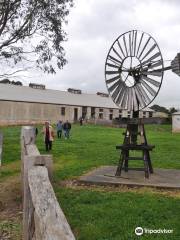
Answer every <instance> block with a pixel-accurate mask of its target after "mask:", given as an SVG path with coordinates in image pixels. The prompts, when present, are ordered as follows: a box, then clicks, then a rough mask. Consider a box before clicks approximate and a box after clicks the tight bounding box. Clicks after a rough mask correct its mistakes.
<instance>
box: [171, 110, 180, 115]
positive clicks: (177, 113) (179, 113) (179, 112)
mask: <svg viewBox="0 0 180 240" xmlns="http://www.w3.org/2000/svg"><path fill="white" fill-rule="evenodd" d="M172 115H180V111H178V112H174V113H173V114H172Z"/></svg>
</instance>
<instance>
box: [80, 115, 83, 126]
mask: <svg viewBox="0 0 180 240" xmlns="http://www.w3.org/2000/svg"><path fill="white" fill-rule="evenodd" d="M79 124H80V126H82V125H83V118H82V117H80V118H79Z"/></svg>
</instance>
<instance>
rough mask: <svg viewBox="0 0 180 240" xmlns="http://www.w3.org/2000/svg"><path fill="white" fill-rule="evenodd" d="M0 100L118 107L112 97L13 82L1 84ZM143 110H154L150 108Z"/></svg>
mask: <svg viewBox="0 0 180 240" xmlns="http://www.w3.org/2000/svg"><path fill="white" fill-rule="evenodd" d="M0 100H5V101H17V102H33V103H49V104H59V105H71V106H87V107H98V108H114V109H118V107H117V106H116V104H115V103H114V102H113V101H112V99H111V97H102V96H100V95H97V94H89V93H81V94H75V93H71V92H68V91H60V90H52V89H44V90H43V89H34V88H31V87H27V86H16V85H11V84H0ZM143 110H144V111H152V112H154V111H153V110H152V109H150V108H145V109H143Z"/></svg>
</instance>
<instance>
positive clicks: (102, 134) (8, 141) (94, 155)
mask: <svg viewBox="0 0 180 240" xmlns="http://www.w3.org/2000/svg"><path fill="white" fill-rule="evenodd" d="M1 130H2V131H3V133H4V149H3V161H4V163H3V164H4V166H3V167H2V168H1V172H0V188H1V189H3V188H2V187H1V186H4V183H6V184H7V185H8V183H9V185H8V187H9V188H10V189H11V190H12V191H10V193H9V194H7V193H6V194H5V193H4V191H2V190H0V210H1V205H2V206H5V207H4V208H2V209H3V211H2V212H4V211H6V210H8V204H7V203H9V205H12V206H14V205H13V204H12V201H11V200H12V199H13V203H14V204H15V203H17V205H18V204H19V205H20V202H21V201H20V197H19V195H20V183H19V181H20V177H19V175H20V144H19V142H20V127H8V128H2V129H1ZM123 131H124V130H123V129H117V128H109V127H102V126H93V125H86V126H82V127H80V126H78V125H73V127H72V132H71V138H70V139H69V140H65V139H62V140H59V139H56V140H55V142H54V143H53V150H52V154H53V160H54V189H55V192H56V196H57V198H58V200H59V202H60V204H61V207H62V208H63V210H64V212H65V215H66V217H67V218H68V221H69V223H70V225H71V227H72V230H73V232H74V233H75V235H76V239H77V240H121V239H122V240H133V239H139V237H136V235H135V234H134V229H135V227H137V226H141V227H143V228H144V227H146V228H151V229H159V228H161V229H164V228H166V229H173V230H174V233H173V234H164V235H163V234H151V235H150V234H145V235H143V236H141V237H140V238H141V239H158V240H161V239H173V240H178V239H180V193H179V192H173V193H171V192H160V191H155V190H150V189H140V190H138V189H135V190H131V189H121V188H120V189H118V190H117V189H116V190H115V191H113V190H114V189H112V188H111V189H110V188H104V187H97V188H95V187H91V188H87V187H84V188H83V187H81V188H78V187H77V188H75V187H72V188H70V187H66V186H63V185H62V184H61V181H62V180H70V179H74V178H76V177H78V176H80V175H82V174H83V173H85V172H87V171H89V170H91V169H93V168H95V167H98V166H101V165H114V164H115V165H116V164H117V162H118V158H119V153H118V152H117V151H116V150H115V146H116V145H117V144H121V143H122V141H123V136H122V132H123ZM39 132H40V128H39ZM146 134H147V138H148V141H149V143H150V144H154V145H155V146H156V147H155V149H154V151H153V152H152V154H151V157H152V162H153V166H154V167H155V168H175V169H180V147H179V146H180V134H172V133H171V127H170V126H169V125H149V126H146ZM37 145H38V148H39V150H40V151H41V153H45V151H44V145H43V141H42V135H41V134H40V133H39V135H38V138H37ZM13 181H14V183H16V184H14V185H13V184H12V182H13ZM18 187H19V192H18V190H17V189H18ZM14 188H15V191H14V192H15V194H14V195H13V189H14ZM5 195H8V196H7V198H8V201H6V199H4V198H3V196H5ZM1 196H2V200H1ZM3 199H4V200H3ZM1 202H2V203H1ZM19 209H20V206H19ZM18 211H20V210H18ZM15 215H16V214H14V215H13V217H14V218H8V217H7V218H6V217H5V214H0V222H1V224H2V223H4V222H5V221H6V223H7V221H9V223H11V224H15V228H14V229H15V230H14V232H16V235H18V232H20V222H21V219H20V218H18V220H17V219H16V218H15V217H16V216H15ZM14 219H16V222H15V220H14ZM18 224H19V225H18ZM0 226H1V225H0ZM14 239H19V238H18V237H17V238H14Z"/></svg>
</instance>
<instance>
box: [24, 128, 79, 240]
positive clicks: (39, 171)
mask: <svg viewBox="0 0 180 240" xmlns="http://www.w3.org/2000/svg"><path fill="white" fill-rule="evenodd" d="M21 160H22V165H21V168H22V183H23V184H22V189H23V240H75V237H74V235H73V233H72V231H71V228H70V226H69V224H68V222H67V220H66V217H65V216H64V213H63V211H62V210H61V208H60V206H59V203H58V201H57V199H56V196H55V193H54V190H53V187H52V185H51V183H50V179H51V178H52V156H51V155H40V153H39V150H38V148H37V147H36V145H35V131H34V128H33V127H29V126H27V127H22V130H21Z"/></svg>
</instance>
